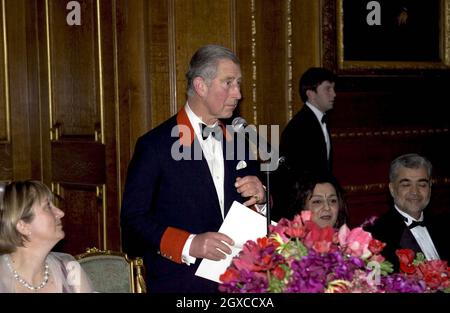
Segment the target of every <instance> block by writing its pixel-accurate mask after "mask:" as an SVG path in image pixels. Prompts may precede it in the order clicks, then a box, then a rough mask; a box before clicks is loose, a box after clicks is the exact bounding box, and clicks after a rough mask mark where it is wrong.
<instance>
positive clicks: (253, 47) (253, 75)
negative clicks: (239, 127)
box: [250, 0, 258, 125]
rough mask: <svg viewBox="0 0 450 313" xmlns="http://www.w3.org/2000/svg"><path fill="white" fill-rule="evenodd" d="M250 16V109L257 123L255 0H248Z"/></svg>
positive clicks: (256, 123) (254, 121) (255, 123)
mask: <svg viewBox="0 0 450 313" xmlns="http://www.w3.org/2000/svg"><path fill="white" fill-rule="evenodd" d="M250 12H251V13H250V16H251V25H252V26H251V27H252V31H251V33H252V39H251V40H252V61H251V62H252V85H251V86H252V109H253V124H254V125H258V107H257V105H256V104H257V100H258V98H257V89H256V86H257V85H256V83H257V80H256V78H257V71H256V4H255V0H251V1H250Z"/></svg>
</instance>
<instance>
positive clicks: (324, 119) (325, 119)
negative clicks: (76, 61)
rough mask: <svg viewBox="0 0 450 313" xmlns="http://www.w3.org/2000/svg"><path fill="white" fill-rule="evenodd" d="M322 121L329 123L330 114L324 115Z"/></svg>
mask: <svg viewBox="0 0 450 313" xmlns="http://www.w3.org/2000/svg"><path fill="white" fill-rule="evenodd" d="M320 121H321V122H322V124H327V123H328V114H324V115H322V119H321V120H320Z"/></svg>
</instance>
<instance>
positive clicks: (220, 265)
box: [195, 201, 273, 283]
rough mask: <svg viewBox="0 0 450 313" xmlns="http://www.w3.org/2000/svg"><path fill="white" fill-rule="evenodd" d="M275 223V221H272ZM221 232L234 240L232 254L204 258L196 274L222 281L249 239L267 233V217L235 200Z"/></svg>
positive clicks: (221, 227)
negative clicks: (215, 259)
mask: <svg viewBox="0 0 450 313" xmlns="http://www.w3.org/2000/svg"><path fill="white" fill-rule="evenodd" d="M272 223H273V222H272ZM219 233H223V234H225V235H227V236H229V237H230V238H231V239H233V241H234V246H233V247H231V250H232V252H231V254H228V255H227V257H226V258H225V259H224V260H220V261H212V260H208V259H203V260H202V262H201V263H200V266H199V267H198V269H197V271H196V272H195V275H197V276H200V277H203V278H206V279H209V280H213V281H215V282H218V283H220V280H219V277H220V275H222V274H223V273H225V271H226V269H227V268H228V266H229V265H230V263H231V260H232V259H233V257H234V256H235V255H236V254H238V253H239V252H240V251H241V250H242V248H243V246H244V244H245V243H246V242H247V241H248V240H255V241H256V239H257V238H260V237H264V236H266V234H267V220H266V217H265V216H263V215H261V214H259V213H256V212H255V211H253V210H251V209H249V208H247V207H246V206H244V205H242V204H240V203H239V202H237V201H234V202H233V205H232V206H231V208H230V210H229V212H228V214H227V216H226V217H225V220H224V221H223V223H222V226H220V229H219Z"/></svg>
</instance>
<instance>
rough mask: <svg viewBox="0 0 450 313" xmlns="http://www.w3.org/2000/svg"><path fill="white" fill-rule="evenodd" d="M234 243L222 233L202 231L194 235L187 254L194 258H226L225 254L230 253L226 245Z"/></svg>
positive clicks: (217, 259) (218, 259)
mask: <svg viewBox="0 0 450 313" xmlns="http://www.w3.org/2000/svg"><path fill="white" fill-rule="evenodd" d="M227 244H228V245H230V246H232V245H234V242H233V240H232V239H231V238H230V237H228V236H227V235H225V234H222V233H213V232H209V233H203V234H199V235H196V236H195V237H194V239H193V240H192V243H191V248H190V249H189V255H191V256H193V257H195V258H205V259H210V260H213V261H220V260H223V259H225V258H226V255H225V253H226V254H231V249H230V247H229V246H228V245H227Z"/></svg>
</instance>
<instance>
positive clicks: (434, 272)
mask: <svg viewBox="0 0 450 313" xmlns="http://www.w3.org/2000/svg"><path fill="white" fill-rule="evenodd" d="M418 268H419V271H418V275H419V276H421V278H423V280H424V281H425V283H426V284H427V286H428V287H430V288H431V289H434V290H437V289H445V288H447V287H449V286H450V281H449V272H448V268H447V261H442V260H430V261H426V262H424V263H421V264H419V265H418Z"/></svg>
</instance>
